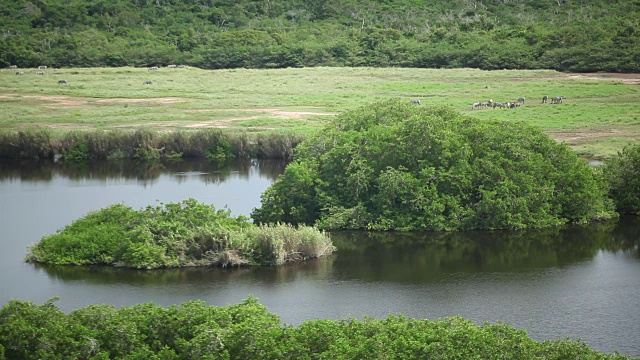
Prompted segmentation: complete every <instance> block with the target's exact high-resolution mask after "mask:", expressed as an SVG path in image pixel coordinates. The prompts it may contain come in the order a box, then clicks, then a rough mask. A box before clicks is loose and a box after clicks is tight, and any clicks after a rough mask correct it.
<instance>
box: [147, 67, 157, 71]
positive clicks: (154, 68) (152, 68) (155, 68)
mask: <svg viewBox="0 0 640 360" xmlns="http://www.w3.org/2000/svg"><path fill="white" fill-rule="evenodd" d="M151 70H158V67H157V66H152V67H150V68H149V71H151Z"/></svg>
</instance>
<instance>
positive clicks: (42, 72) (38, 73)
mask: <svg viewBox="0 0 640 360" xmlns="http://www.w3.org/2000/svg"><path fill="white" fill-rule="evenodd" d="M36 75H44V71H36Z"/></svg>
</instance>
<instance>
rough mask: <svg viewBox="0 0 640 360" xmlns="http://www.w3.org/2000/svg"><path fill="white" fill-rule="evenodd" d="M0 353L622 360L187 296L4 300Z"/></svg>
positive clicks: (429, 326) (552, 345)
mask: <svg viewBox="0 0 640 360" xmlns="http://www.w3.org/2000/svg"><path fill="white" fill-rule="evenodd" d="M3 348H4V355H3V354H2V352H0V359H4V358H6V359H12V360H22V359H89V358H91V359H149V360H154V359H296V360H299V359H309V360H310V359H378V358H384V359H498V358H500V359H527V360H530V359H629V358H628V357H625V356H622V355H619V354H617V353H614V354H611V355H607V354H602V353H599V352H597V351H595V350H592V349H589V348H588V347H587V346H586V345H585V344H584V343H583V342H579V341H572V340H555V341H544V342H538V341H535V340H532V339H531V338H529V337H528V336H527V333H526V332H525V331H523V330H518V329H514V328H512V327H510V326H508V325H505V324H493V325H492V324H484V325H480V326H479V325H475V324H473V323H472V322H470V321H468V320H465V319H463V318H461V317H454V318H447V319H443V320H438V321H429V320H415V319H411V318H407V317H405V316H389V317H387V318H386V319H381V320H378V319H373V318H365V319H364V320H363V321H359V320H356V319H347V320H337V321H334V320H309V321H306V322H304V323H303V324H302V325H300V326H298V327H292V326H289V325H284V324H282V323H281V322H280V319H279V317H278V316H277V315H275V314H272V313H270V312H268V310H267V308H266V307H264V306H263V305H261V304H259V303H258V301H257V300H256V299H255V298H252V297H250V298H249V299H246V300H244V301H243V302H242V303H240V304H236V305H229V306H223V307H216V306H206V305H205V303H204V301H190V302H186V303H183V304H181V305H173V306H171V307H167V308H163V307H160V306H158V305H155V304H151V303H148V304H139V305H135V306H131V307H124V308H121V309H115V308H114V307H113V306H111V305H89V306H85V307H83V308H80V309H76V310H74V311H72V312H71V313H70V314H65V313H63V312H62V311H60V310H59V309H58V308H57V307H56V306H55V304H53V301H49V302H47V303H45V304H43V305H36V304H34V303H31V302H25V301H20V300H11V301H9V302H8V303H7V304H5V305H4V306H3V307H2V308H1V309H0V351H1V350H2V349H3Z"/></svg>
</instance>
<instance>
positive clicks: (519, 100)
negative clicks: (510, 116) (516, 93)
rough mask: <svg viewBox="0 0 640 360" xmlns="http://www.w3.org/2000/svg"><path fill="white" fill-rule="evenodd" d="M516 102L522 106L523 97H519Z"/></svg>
mask: <svg viewBox="0 0 640 360" xmlns="http://www.w3.org/2000/svg"><path fill="white" fill-rule="evenodd" d="M518 102H519V103H521V104H524V96H520V97H519V98H518Z"/></svg>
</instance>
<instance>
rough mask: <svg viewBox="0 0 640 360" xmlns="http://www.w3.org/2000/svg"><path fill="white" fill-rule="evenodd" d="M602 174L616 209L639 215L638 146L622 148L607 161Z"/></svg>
mask: <svg viewBox="0 0 640 360" xmlns="http://www.w3.org/2000/svg"><path fill="white" fill-rule="evenodd" d="M603 174H604V178H605V181H606V182H607V183H608V185H609V196H610V197H611V198H612V199H613V201H614V202H615V204H616V209H617V210H618V211H619V212H620V213H632V214H640V144H636V145H628V146H626V147H624V149H622V151H620V152H618V154H617V156H615V157H613V158H612V159H611V160H610V161H607V163H606V164H605V166H604V169H603Z"/></svg>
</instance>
